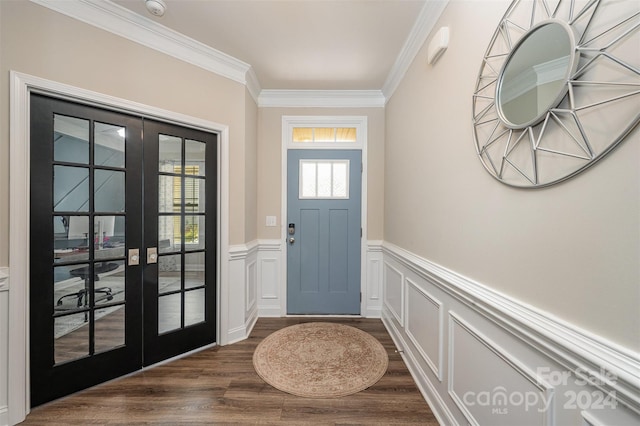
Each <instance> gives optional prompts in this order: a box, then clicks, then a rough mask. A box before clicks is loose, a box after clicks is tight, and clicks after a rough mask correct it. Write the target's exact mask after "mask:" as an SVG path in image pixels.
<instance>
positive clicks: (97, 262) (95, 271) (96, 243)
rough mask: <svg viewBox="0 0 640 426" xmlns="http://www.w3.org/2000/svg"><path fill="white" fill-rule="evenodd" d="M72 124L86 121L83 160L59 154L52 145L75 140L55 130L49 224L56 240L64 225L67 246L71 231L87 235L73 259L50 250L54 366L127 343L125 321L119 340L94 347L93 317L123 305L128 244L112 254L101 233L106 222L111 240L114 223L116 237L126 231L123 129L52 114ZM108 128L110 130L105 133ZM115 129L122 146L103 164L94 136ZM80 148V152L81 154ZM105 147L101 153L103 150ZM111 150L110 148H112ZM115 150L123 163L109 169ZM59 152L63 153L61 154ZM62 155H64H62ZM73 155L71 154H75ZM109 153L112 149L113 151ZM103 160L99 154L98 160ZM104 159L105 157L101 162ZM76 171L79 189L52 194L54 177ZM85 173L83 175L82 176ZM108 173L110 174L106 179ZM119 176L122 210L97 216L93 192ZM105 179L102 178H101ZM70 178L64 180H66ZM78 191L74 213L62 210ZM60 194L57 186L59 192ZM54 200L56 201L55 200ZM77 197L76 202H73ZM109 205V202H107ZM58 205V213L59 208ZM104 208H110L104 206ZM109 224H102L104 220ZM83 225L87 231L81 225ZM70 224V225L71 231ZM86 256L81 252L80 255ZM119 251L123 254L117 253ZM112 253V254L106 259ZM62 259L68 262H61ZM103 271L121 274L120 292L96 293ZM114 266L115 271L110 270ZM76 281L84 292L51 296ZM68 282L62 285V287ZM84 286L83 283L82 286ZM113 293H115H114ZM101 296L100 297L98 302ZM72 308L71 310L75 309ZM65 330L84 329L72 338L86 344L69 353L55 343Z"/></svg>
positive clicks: (61, 342)
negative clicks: (107, 249)
mask: <svg viewBox="0 0 640 426" xmlns="http://www.w3.org/2000/svg"><path fill="white" fill-rule="evenodd" d="M73 121H75V122H76V123H78V122H84V123H86V124H87V126H86V134H85V137H86V140H82V139H79V140H80V143H84V142H86V145H87V146H86V149H87V151H88V152H86V154H87V155H86V157H84V156H83V155H82V154H80V155H79V156H78V155H77V148H78V147H74V148H75V149H72V150H71V152H72V154H71V155H69V154H68V153H67V154H66V155H65V154H61V155H59V153H58V152H57V151H58V150H57V146H56V144H57V143H59V144H63V143H64V139H65V138H72V139H78V138H77V137H76V138H74V137H73V136H69V135H68V134H65V133H64V132H62V131H57V130H56V126H54V144H53V147H54V148H53V149H54V160H53V162H52V170H51V172H52V173H53V178H54V179H53V180H54V200H53V205H52V220H53V222H54V226H53V232H54V235H53V236H52V237H53V238H52V240H56V239H57V235H56V232H55V230H56V225H57V224H58V225H59V224H62V226H63V227H64V229H65V231H66V238H67V241H69V240H70V237H71V235H70V232H71V230H72V228H75V232H78V229H80V230H85V231H86V232H83V234H84V240H85V246H84V247H81V248H80V249H79V250H78V248H77V247H76V249H75V250H73V251H72V252H71V253H72V254H71V256H64V255H62V254H56V252H55V250H54V255H53V264H52V268H53V276H54V282H53V286H54V292H53V294H54V299H53V305H54V306H53V327H54V339H55V342H54V363H55V364H56V365H59V364H62V363H65V362H69V361H73V360H75V359H78V358H83V357H87V356H89V357H90V356H93V355H95V354H97V353H100V352H104V351H107V350H111V349H115V348H117V347H119V346H122V345H124V344H125V341H124V316H122V318H123V323H122V324H121V330H120V331H121V335H119V336H117V337H116V338H115V340H114V339H113V336H111V337H112V338H110V339H107V340H106V342H107V343H106V345H105V344H104V343H103V344H99V343H98V344H96V339H97V338H100V336H97V333H96V321H98V320H99V318H97V315H96V313H97V312H98V311H100V312H106V311H107V310H111V311H114V310H117V309H125V305H126V300H125V297H124V294H125V291H124V290H125V288H126V280H125V276H124V274H123V269H124V265H125V262H126V257H125V251H124V247H125V246H126V241H120V242H119V244H121V248H122V249H121V250H116V251H115V252H114V251H113V250H111V251H108V253H107V251H104V250H103V249H105V237H106V235H105V234H106V232H105V233H103V227H102V224H103V223H104V222H110V223H111V224H112V225H111V236H115V235H116V234H115V232H117V231H115V228H116V227H115V223H116V222H120V223H119V225H120V226H119V227H121V228H122V231H121V234H120V236H122V237H124V236H125V235H126V232H125V231H124V226H126V225H125V215H126V206H125V205H124V200H125V198H124V188H125V182H126V164H124V159H125V158H126V156H125V144H124V142H125V135H124V128H123V127H121V126H118V125H112V124H107V123H102V122H100V121H97V120H93V119H85V118H75V117H69V116H64V115H60V114H54V122H56V123H62V124H61V126H62V127H64V126H65V124H64V123H65V122H67V124H68V123H70V122H73ZM109 127H111V129H109ZM110 130H116V131H119V132H122V133H118V134H119V136H120V137H121V142H122V143H121V147H118V146H117V144H116V150H115V151H116V152H114V153H112V155H111V156H109V157H107V158H106V160H105V161H102V162H101V161H99V160H98V157H99V154H98V150H97V149H96V144H99V145H101V144H102V143H104V139H101V138H100V137H98V138H96V133H101V132H105V131H110ZM82 148H84V147H81V149H80V150H82ZM101 148H103V150H102V151H103V152H102V153H104V146H101ZM111 148H113V146H112V147H111ZM118 148H120V149H121V157H122V161H121V163H120V164H119V166H110V165H108V163H109V161H110V160H111V159H112V158H113V157H114V156H118V155H117V151H118ZM59 151H60V152H62V151H63V150H62V149H60V150H59ZM65 151H66V150H65ZM74 151H75V152H74ZM112 151H113V149H112ZM100 156H101V157H102V155H100ZM102 158H103V159H104V157H102ZM78 171H80V174H81V175H83V176H85V177H84V178H83V179H82V180H80V181H79V182H78V183H77V184H75V185H74V186H73V187H72V188H71V190H69V191H66V190H65V191H64V192H65V193H64V194H55V192H56V184H55V181H56V176H58V179H61V180H62V179H63V175H65V174H68V173H69V172H71V173H74V172H75V173H77V172H78ZM82 171H84V173H83V172H82ZM109 173H111V174H110V175H109ZM99 175H100V176H101V178H100V179H99V180H100V181H101V182H100V183H99V184H97V183H96V180H98V179H97V177H98V176H99ZM118 175H121V182H120V183H121V184H122V187H121V192H122V199H121V200H117V201H122V208H121V209H120V210H119V211H115V209H112V210H111V211H109V210H108V209H105V205H104V203H103V204H102V205H100V206H98V209H97V211H96V198H97V193H98V192H99V191H100V190H101V189H102V188H103V187H105V185H106V184H107V183H108V182H109V181H110V180H111V179H112V178H113V176H118ZM105 176H106V178H105ZM65 177H68V176H65ZM118 183H119V182H118V179H115V184H116V185H118ZM85 185H86V195H85V196H86V200H85V197H83V196H82V186H85ZM78 188H80V191H79V193H80V197H81V198H80V202H81V204H80V205H78V206H77V207H76V208H75V210H72V209H70V210H63V209H62V208H64V207H69V208H70V207H73V204H72V203H64V202H63V201H64V200H65V199H66V198H67V197H69V196H70V195H71V194H72V193H73V192H74V191H76V190H77V189H78ZM58 189H60V187H58ZM56 198H57V199H56ZM74 198H77V197H74ZM107 201H109V200H107ZM61 204H62V206H61V207H60V209H58V207H59V206H60V205H61ZM107 205H108V203H107ZM107 218H108V220H105V219H107ZM85 224H86V226H84V225H85ZM72 225H74V226H73V227H72ZM96 229H98V234H96ZM83 248H84V250H86V251H85V252H84V254H83V253H82V252H83V251H84V250H83ZM118 252H121V253H118ZM97 253H100V254H101V255H100V256H96V254H97ZM109 254H111V255H109ZM65 257H66V259H65ZM106 266H109V268H110V270H118V271H116V272H114V273H115V274H117V273H121V276H120V277H118V279H119V280H120V281H121V289H119V290H118V291H113V289H112V288H110V287H104V288H100V289H97V288H96V281H98V280H99V279H100V276H99V274H102V273H104V272H105V271H106ZM113 266H115V267H113ZM57 277H63V278H65V279H63V280H60V281H58V278H57ZM72 277H75V278H76V280H77V279H81V280H83V281H84V283H83V284H84V285H83V287H84V288H79V289H77V291H76V292H75V293H73V292H72V293H68V294H66V295H64V296H60V297H56V296H55V292H56V289H57V287H62V286H63V285H66V286H68V285H70V284H69V283H70V282H71V281H74V278H72ZM65 282H66V283H65ZM80 287H82V284H81V285H80ZM114 293H116V294H114ZM98 294H100V297H98ZM66 298H70V300H72V304H68V303H67V304H65V299H66ZM73 304H75V306H73ZM83 325H88V327H82V326H83ZM57 329H62V330H63V332H62V333H58V331H57ZM69 329H78V330H84V332H85V333H86V335H82V334H81V332H80V331H77V332H76V334H78V335H80V336H82V337H83V338H84V339H83V340H84V341H85V343H84V344H80V345H77V344H76V347H75V348H68V347H65V346H64V340H59V339H58V338H57V337H58V336H57V335H58V334H66V333H68V332H69V331H68V330H69Z"/></svg>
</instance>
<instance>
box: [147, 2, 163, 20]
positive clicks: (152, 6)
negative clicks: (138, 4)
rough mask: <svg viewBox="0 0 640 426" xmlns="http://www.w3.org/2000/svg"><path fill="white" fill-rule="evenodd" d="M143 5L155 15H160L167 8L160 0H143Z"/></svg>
mask: <svg viewBox="0 0 640 426" xmlns="http://www.w3.org/2000/svg"><path fill="white" fill-rule="evenodd" d="M144 5H145V6H146V7H147V10H148V11H149V13H151V14H152V15H155V16H162V15H164V12H165V10H167V5H166V4H165V3H164V2H163V1H162V0H145V2H144Z"/></svg>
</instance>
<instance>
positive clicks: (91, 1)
mask: <svg viewBox="0 0 640 426" xmlns="http://www.w3.org/2000/svg"><path fill="white" fill-rule="evenodd" d="M30 1H31V2H33V3H35V4H38V5H40V6H43V7H46V8H48V9H51V10H54V11H56V12H59V13H62V14H64V15H67V16H69V17H71V18H73V19H76V20H78V21H81V22H84V23H86V24H89V25H92V26H94V27H97V28H100V29H103V30H105V31H108V32H111V33H113V34H116V35H119V36H121V37H124V38H127V39H129V40H131V41H133V42H135V43H138V44H141V45H143V46H146V47H148V48H150V49H154V50H156V51H159V52H162V53H164V54H167V55H169V56H172V57H174V58H177V59H180V60H182V61H184V62H187V63H189V64H192V65H195V66H197V67H200V68H203V69H205V70H207V71H211V72H213V73H215V74H217V75H220V76H222V77H226V78H229V79H231V80H233V81H236V82H238V83H241V84H244V85H245V86H246V87H247V90H248V91H249V93H250V95H251V97H252V98H253V100H254V101H255V102H256V103H257V104H258V106H259V107H336V108H357V107H384V106H385V104H386V102H387V101H388V100H389V99H390V98H391V96H392V95H393V92H394V91H395V90H396V89H397V87H398V85H399V84H400V82H401V81H402V78H403V77H404V75H405V73H406V72H407V70H408V68H409V66H410V65H411V63H412V62H413V60H414V59H415V57H416V55H417V53H418V51H419V50H420V48H421V47H422V45H423V44H424V42H425V40H426V39H427V37H428V35H429V34H430V32H431V30H432V29H433V27H434V25H435V23H436V21H437V20H438V18H439V17H440V15H441V14H442V11H443V10H444V8H445V7H446V5H447V3H448V2H449V0H429V1H426V2H425V5H424V7H423V8H422V10H421V11H420V14H419V15H418V18H417V19H416V23H415V24H414V26H413V28H412V30H411V32H410V34H409V37H408V38H407V40H406V42H405V44H404V46H403V48H402V50H401V52H400V53H399V55H398V57H397V59H396V62H395V64H394V66H393V68H392V70H391V72H390V73H389V76H388V77H387V79H386V81H385V83H384V85H383V87H382V90H262V89H261V86H260V82H259V80H258V78H257V75H256V73H255V71H254V69H253V68H252V67H251V65H250V64H247V63H245V62H243V61H241V60H239V59H236V58H234V57H232V56H230V55H227V54H226V53H224V52H221V51H219V50H216V49H214V48H212V47H209V46H207V45H205V44H204V43H201V42H199V41H196V40H194V39H192V38H190V37H187V36H185V35H184V34H181V33H179V32H177V31H174V30H171V29H169V28H167V27H165V26H164V25H162V24H159V23H157V22H155V21H153V20H151V19H149V18H145V17H144V16H140V15H138V14H136V13H133V12H131V11H130V10H128V9H126V8H124V7H122V6H120V5H118V4H115V3H113V2H111V1H109V0H64V1H61V0H30Z"/></svg>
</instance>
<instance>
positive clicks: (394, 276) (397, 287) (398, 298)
mask: <svg viewBox="0 0 640 426" xmlns="http://www.w3.org/2000/svg"><path fill="white" fill-rule="evenodd" d="M384 306H385V307H387V308H388V309H389V312H391V313H392V314H393V316H394V318H395V319H396V321H397V322H398V323H399V324H401V325H402V326H403V327H404V275H403V274H402V272H400V271H399V270H397V269H396V268H394V267H393V266H391V264H389V263H387V262H384Z"/></svg>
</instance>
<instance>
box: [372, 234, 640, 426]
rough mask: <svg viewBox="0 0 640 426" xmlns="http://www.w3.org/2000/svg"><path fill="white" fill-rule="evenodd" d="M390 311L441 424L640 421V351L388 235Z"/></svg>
mask: <svg viewBox="0 0 640 426" xmlns="http://www.w3.org/2000/svg"><path fill="white" fill-rule="evenodd" d="M382 255H383V260H382V261H383V263H384V273H383V291H382V294H383V297H384V301H383V306H382V319H383V322H384V323H385V326H386V327H387V329H388V330H389V333H390V334H391V336H392V338H393V340H394V342H395V343H396V345H397V346H398V349H399V350H400V351H401V352H402V354H403V356H404V359H405V362H406V364H407V366H408V367H409V370H410V371H411V374H412V375H413V377H414V379H415V381H416V383H417V384H418V387H419V388H420V390H421V392H422V394H423V395H424V397H425V399H426V400H427V402H428V403H429V405H430V406H431V407H432V409H433V411H434V413H435V414H436V417H437V418H438V420H439V421H440V423H441V424H443V425H485V424H491V425H548V426H553V425H580V426H583V425H592V424H593V425H607V424H608V425H626V424H629V425H637V424H640V356H639V355H638V354H637V353H634V352H632V351H630V350H626V349H624V348H620V347H618V346H616V345H615V344H612V343H610V342H607V341H606V340H605V339H603V338H601V337H599V336H595V335H592V334H590V333H588V332H586V331H584V330H580V329H578V328H577V327H575V326H573V325H572V324H569V323H566V322H563V321H561V320H559V319H557V318H554V317H553V316H551V315H549V314H546V313H545V312H542V311H539V310H536V309H535V308H531V307H529V306H526V305H524V304H522V303H520V302H518V301H517V300H514V299H511V298H509V297H507V296H505V295H503V294H500V293H498V292H496V291H493V290H491V289H490V288H488V287H486V286H484V285H482V284H480V283H477V282H474V281H471V280H469V279H467V278H465V277H463V276H461V275H458V274H456V273H455V272H453V271H450V270H447V269H446V268H443V267H441V266H439V265H436V264H434V263H432V262H430V261H428V260H426V259H424V258H421V257H419V256H416V255H415V254H413V253H410V252H408V251H406V250H404V249H402V248H400V247H397V246H395V245H393V244H390V243H387V242H384V243H382Z"/></svg>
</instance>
